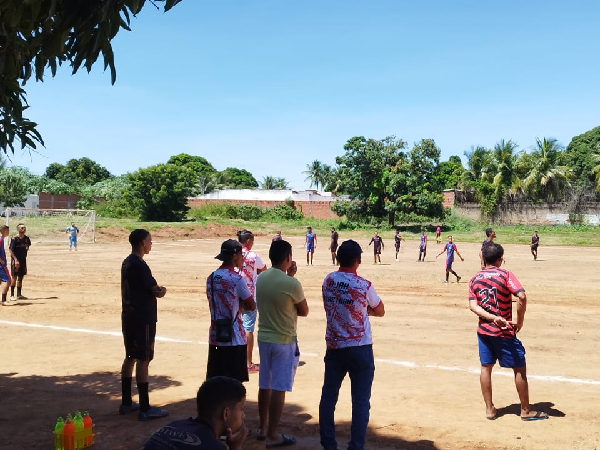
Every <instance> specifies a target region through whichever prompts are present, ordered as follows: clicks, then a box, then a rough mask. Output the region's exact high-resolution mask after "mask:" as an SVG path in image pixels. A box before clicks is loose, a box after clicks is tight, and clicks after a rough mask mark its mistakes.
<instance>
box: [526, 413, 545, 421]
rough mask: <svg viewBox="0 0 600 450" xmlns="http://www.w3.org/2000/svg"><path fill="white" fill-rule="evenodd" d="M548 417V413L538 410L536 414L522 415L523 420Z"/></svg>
mask: <svg viewBox="0 0 600 450" xmlns="http://www.w3.org/2000/svg"><path fill="white" fill-rule="evenodd" d="M547 418H548V414H546V413H545V412H542V411H536V412H535V415H533V416H531V417H521V420H525V421H530V420H544V419H547Z"/></svg>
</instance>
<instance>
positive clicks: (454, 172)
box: [431, 156, 465, 192]
mask: <svg viewBox="0 0 600 450" xmlns="http://www.w3.org/2000/svg"><path fill="white" fill-rule="evenodd" d="M464 171H465V168H464V167H463V165H462V161H461V160H460V156H451V157H450V158H449V159H448V161H442V162H440V163H439V164H438V166H437V168H436V170H435V173H434V175H433V179H432V181H431V183H432V186H433V190H434V191H438V192H440V191H443V190H444V189H456V188H457V187H458V184H459V182H460V180H461V178H462V176H463V173H464Z"/></svg>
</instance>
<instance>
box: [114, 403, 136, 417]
mask: <svg viewBox="0 0 600 450" xmlns="http://www.w3.org/2000/svg"><path fill="white" fill-rule="evenodd" d="M139 409H140V405H138V404H137V403H136V402H131V405H124V404H123V403H121V406H119V414H121V415H124V414H127V413H130V412H135V411H138V410H139Z"/></svg>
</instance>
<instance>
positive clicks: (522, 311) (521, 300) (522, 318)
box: [510, 291, 527, 332]
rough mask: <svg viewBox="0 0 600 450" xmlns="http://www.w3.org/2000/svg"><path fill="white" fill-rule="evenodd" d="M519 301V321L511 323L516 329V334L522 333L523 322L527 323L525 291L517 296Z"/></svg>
mask: <svg viewBox="0 0 600 450" xmlns="http://www.w3.org/2000/svg"><path fill="white" fill-rule="evenodd" d="M517 299H518V300H517V321H516V322H514V321H513V322H511V323H510V324H511V325H512V326H513V328H514V329H515V332H519V331H521V328H523V322H524V321H525V311H526V310H527V295H526V294H525V291H521V292H519V293H518V294H517Z"/></svg>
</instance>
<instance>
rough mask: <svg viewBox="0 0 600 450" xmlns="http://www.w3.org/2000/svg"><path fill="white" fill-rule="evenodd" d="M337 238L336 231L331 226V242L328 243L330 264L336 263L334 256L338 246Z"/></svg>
mask: <svg viewBox="0 0 600 450" xmlns="http://www.w3.org/2000/svg"><path fill="white" fill-rule="evenodd" d="M338 239H339V234H338V232H337V231H335V228H333V227H331V242H330V243H329V251H331V264H333V265H334V266H335V265H336V264H337V257H336V256H335V252H337V248H338Z"/></svg>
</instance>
